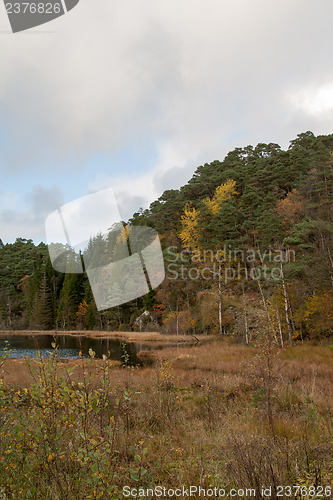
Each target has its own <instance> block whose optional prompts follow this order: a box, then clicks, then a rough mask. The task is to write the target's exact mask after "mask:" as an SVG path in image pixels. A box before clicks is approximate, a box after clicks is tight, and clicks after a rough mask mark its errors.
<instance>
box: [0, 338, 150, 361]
mask: <svg viewBox="0 0 333 500" xmlns="http://www.w3.org/2000/svg"><path fill="white" fill-rule="evenodd" d="M54 341H55V342H56V345H57V346H58V351H59V358H69V359H78V358H79V357H80V356H79V352H80V351H81V353H82V356H83V357H89V349H92V350H93V351H95V353H96V358H102V356H103V354H106V355H108V353H109V357H110V359H112V360H117V361H122V362H123V361H124V360H125V358H124V356H126V358H127V359H128V363H129V364H136V363H137V354H138V353H139V352H140V351H148V350H151V349H156V348H158V347H157V346H155V345H154V346H151V345H147V344H141V343H137V342H125V341H124V340H119V339H101V338H99V339H98V338H91V337H85V336H84V335H77V336H72V335H57V337H56V340H55V338H54V336H53V335H36V336H33V335H13V336H8V337H0V354H4V353H5V352H6V350H7V352H8V350H9V351H10V357H11V358H23V357H24V356H27V357H29V358H36V357H38V353H40V356H42V357H49V355H50V353H51V352H52V351H53V348H52V343H53V342H54Z"/></svg>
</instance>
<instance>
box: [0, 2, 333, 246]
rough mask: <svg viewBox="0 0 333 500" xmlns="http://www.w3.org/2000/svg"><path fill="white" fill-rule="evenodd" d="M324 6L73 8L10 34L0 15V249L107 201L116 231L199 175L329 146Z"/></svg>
mask: <svg viewBox="0 0 333 500" xmlns="http://www.w3.org/2000/svg"><path fill="white" fill-rule="evenodd" d="M332 19H333V2H332V0H318V1H317V2H313V0H279V1H277V0H270V1H267V0H233V1H229V2H226V1H224V0H205V1H204V0H168V1H165V2H162V1H161V0H159V1H156V0H155V1H152V0H127V1H124V0H112V1H111V0H98V1H96V0H81V1H80V2H79V4H78V5H77V6H76V7H75V8H74V9H73V10H72V11H70V12H69V13H68V14H66V15H65V16H62V17H60V18H58V19H56V20H55V21H52V22H50V23H48V24H45V25H43V26H40V27H38V28H35V29H32V30H29V31H27V32H22V33H17V34H12V33H11V32H10V26H9V22H8V19H7V16H6V12H5V7H4V5H3V3H2V2H1V5H0V64H1V67H0V117H1V122H0V179H1V183H0V238H2V240H3V241H4V242H11V241H14V240H15V238H16V237H24V238H32V239H34V241H35V242H37V243H38V242H39V241H45V231H44V222H45V218H46V216H47V215H48V214H49V213H50V212H52V211H53V210H55V209H56V208H58V207H59V206H61V204H63V203H68V202H71V201H73V200H75V199H76V198H79V197H82V196H85V195H86V194H88V193H92V192H94V191H98V190H100V189H105V188H109V187H112V188H113V189H114V191H115V195H116V199H117V201H118V205H119V210H120V213H121V216H122V217H123V218H124V219H126V218H127V217H129V216H130V215H131V214H132V213H133V212H134V211H136V210H137V209H138V208H139V207H140V206H143V207H147V206H148V205H149V203H150V202H151V201H153V200H154V199H156V198H157V197H158V196H160V195H161V194H162V192H163V191H164V190H165V189H171V188H178V187H180V186H181V185H183V184H185V183H186V182H187V181H188V180H189V178H190V177H191V176H192V174H193V172H194V170H195V169H196V167H197V166H199V165H200V164H202V163H205V162H211V161H213V160H215V159H221V160H222V159H223V158H224V156H225V155H226V154H227V152H228V151H230V150H231V149H234V148H235V147H243V146H246V145H248V144H253V145H255V144H257V143H258V142H275V143H278V144H280V145H281V147H283V148H287V147H288V143H289V140H291V139H294V138H295V137H296V136H297V134H298V133H301V132H305V131H307V130H311V131H312V132H314V133H315V134H316V135H318V134H329V133H333V64H332V48H333V29H332Z"/></svg>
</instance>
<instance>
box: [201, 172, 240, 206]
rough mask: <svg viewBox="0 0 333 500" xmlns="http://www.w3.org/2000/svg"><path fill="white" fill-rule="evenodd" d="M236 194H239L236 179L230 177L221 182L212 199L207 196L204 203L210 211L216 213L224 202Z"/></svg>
mask: <svg viewBox="0 0 333 500" xmlns="http://www.w3.org/2000/svg"><path fill="white" fill-rule="evenodd" d="M235 194H237V191H236V181H234V180H233V179H229V180H228V181H227V182H225V183H224V184H221V185H220V186H218V187H217V188H216V189H215V193H214V195H213V198H212V199H211V200H210V199H209V198H206V199H205V200H204V203H205V205H206V207H207V208H208V209H209V210H210V212H211V213H212V214H213V215H215V214H217V213H218V211H219V210H220V208H221V205H222V204H223V202H225V201H227V200H229V199H230V198H231V197H232V196H233V195H235Z"/></svg>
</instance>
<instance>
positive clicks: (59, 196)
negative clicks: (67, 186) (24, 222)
mask: <svg viewBox="0 0 333 500" xmlns="http://www.w3.org/2000/svg"><path fill="white" fill-rule="evenodd" d="M26 199H27V202H28V205H29V206H30V207H31V212H32V214H33V216H34V217H36V218H37V219H43V220H44V219H45V217H46V216H47V215H49V214H50V213H51V212H53V210H56V209H57V208H59V207H60V206H61V205H62V204H63V200H64V197H63V193H62V191H61V189H60V188H59V187H57V186H54V187H52V188H44V187H42V186H34V187H33V189H32V191H31V192H30V193H28V194H27V195H26Z"/></svg>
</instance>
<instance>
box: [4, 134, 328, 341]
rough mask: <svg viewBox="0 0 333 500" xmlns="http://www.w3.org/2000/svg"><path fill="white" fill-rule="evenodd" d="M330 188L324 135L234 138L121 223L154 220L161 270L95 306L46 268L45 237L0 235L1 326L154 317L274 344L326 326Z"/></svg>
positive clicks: (132, 322) (87, 293) (72, 281)
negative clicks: (152, 281)
mask: <svg viewBox="0 0 333 500" xmlns="http://www.w3.org/2000/svg"><path fill="white" fill-rule="evenodd" d="M332 188H333V134H331V135H326V136H317V137H315V136H314V134H313V133H311V132H306V133H303V134H299V135H298V136H297V138H296V139H295V140H292V141H291V142H290V147H289V148H288V150H286V151H284V150H282V149H281V148H280V146H278V145H277V144H272V143H271V144H262V143H260V144H258V145H257V146H256V147H252V146H247V147H245V148H236V149H234V150H233V151H231V152H229V153H228V154H227V156H226V157H225V159H224V160H223V161H214V162H212V163H210V164H205V165H203V166H200V167H198V168H197V170H196V171H195V173H194V175H193V177H192V179H191V180H190V181H189V182H188V183H187V184H186V185H185V186H183V187H182V188H180V189H179V190H167V191H165V192H164V193H163V195H162V196H161V197H160V198H159V199H158V200H156V201H155V202H153V203H152V204H151V205H150V207H149V209H147V210H140V211H139V212H138V213H135V214H134V215H133V217H132V219H130V221H129V222H128V224H129V226H131V225H141V226H144V225H147V226H151V227H153V228H155V229H156V230H157V231H158V233H159V234H160V239H161V243H162V247H163V251H164V258H165V268H166V279H165V280H164V281H163V283H162V285H160V286H159V287H158V288H157V289H156V290H154V291H152V292H150V293H149V294H147V295H146V296H144V297H141V298H139V299H137V300H135V301H132V302H129V303H127V304H124V305H122V306H119V307H115V308H112V309H109V310H106V311H103V312H101V313H99V312H97V310H96V306H95V303H94V300H93V296H92V292H91V289H90V286H89V282H88V279H87V277H86V275H85V274H81V275H80V274H76V275H75V274H62V273H58V272H56V271H55V270H54V269H53V268H52V265H51V262H50V260H49V257H48V251H47V247H46V246H45V245H44V244H40V245H38V246H35V245H34V244H33V243H32V241H31V240H22V239H18V240H17V241H16V242H15V243H14V244H6V245H2V246H1V249H0V311H1V320H0V321H1V323H0V326H1V328H38V329H49V328H59V329H72V328H79V329H85V328H87V329H110V330H111V329H140V328H142V329H157V328H161V329H162V330H163V331H166V332H168V333H181V334H186V333H200V332H205V333H220V334H223V333H229V334H236V335H242V336H243V337H244V339H245V340H246V341H247V342H249V341H250V339H251V336H252V335H254V334H255V333H258V332H260V331H261V330H262V329H264V328H270V329H272V331H273V333H274V335H276V337H277V338H278V339H279V341H280V342H281V343H283V342H285V341H288V342H290V343H291V342H293V341H294V340H297V339H305V338H315V339H318V338H323V337H325V336H328V335H330V334H332V330H333V293H332V285H333V245H332V241H333V221H332V198H333V189H332ZM107 239H108V235H106V236H105V238H104V244H106V243H107ZM97 240H98V238H97V239H95V240H94V239H93V240H92V241H91V242H90V247H94V245H95V246H96V245H97V244H100V243H101V237H100V236H99V241H97ZM145 311H148V313H149V314H148V313H146V314H145V315H144V316H141V318H142V320H141V318H140V319H139V321H138V318H139V317H140V315H142V313H144V312H145Z"/></svg>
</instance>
